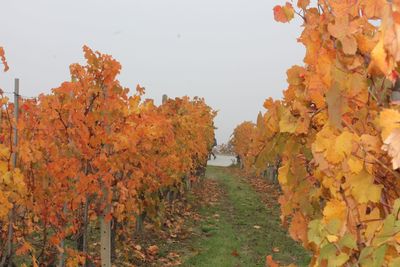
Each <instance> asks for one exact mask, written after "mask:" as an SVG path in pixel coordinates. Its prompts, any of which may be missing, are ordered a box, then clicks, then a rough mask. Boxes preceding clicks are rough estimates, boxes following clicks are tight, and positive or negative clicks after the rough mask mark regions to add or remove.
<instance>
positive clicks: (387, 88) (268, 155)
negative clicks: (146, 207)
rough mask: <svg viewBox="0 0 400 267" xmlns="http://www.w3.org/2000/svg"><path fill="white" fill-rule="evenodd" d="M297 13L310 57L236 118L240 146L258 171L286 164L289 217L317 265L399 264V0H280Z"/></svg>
mask: <svg viewBox="0 0 400 267" xmlns="http://www.w3.org/2000/svg"><path fill="white" fill-rule="evenodd" d="M294 5H295V6H294ZM295 14H297V15H298V16H299V18H300V19H302V20H303V26H302V27H303V28H304V29H303V32H302V33H301V35H300V37H299V38H298V42H300V43H302V44H303V45H304V46H305V49H306V55H305V57H304V65H303V66H293V67H292V68H290V69H289V70H288V71H287V82H288V84H289V86H288V88H287V89H286V90H285V91H284V97H283V99H282V100H272V99H267V100H266V101H265V103H264V107H265V108H266V109H267V111H266V112H265V113H263V114H259V116H258V119H257V122H256V123H252V122H244V123H242V124H241V125H239V126H237V128H236V129H235V131H234V134H233V139H232V143H233V145H234V147H235V151H236V153H237V154H238V155H239V156H240V158H241V160H242V164H243V166H244V168H245V170H246V171H248V172H250V173H262V172H263V171H265V169H266V167H267V165H269V164H275V165H276V164H279V175H278V180H279V183H280V186H281V188H282V195H281V197H280V198H279V202H280V205H281V219H282V222H283V224H284V225H286V226H288V228H289V232H290V235H291V236H292V238H293V239H295V240H297V241H299V242H301V243H302V244H303V246H304V247H305V248H307V249H308V250H309V251H311V253H312V255H313V258H312V261H311V263H310V266H393V267H394V266H400V256H399V255H400V172H399V170H398V169H399V167H400V142H399V140H400V139H399V138H400V112H399V111H400V107H399V106H398V104H399V103H400V102H399V100H400V97H399V96H400V80H399V71H400V68H399V65H398V62H399V60H400V1H398V0H393V1H386V0H373V1H371V0H359V1H357V0H346V1H338V0H324V1H313V3H310V1H309V0H299V1H295V3H293V2H292V3H290V2H287V3H286V4H285V5H283V6H276V7H275V8H274V15H275V19H276V20H277V21H279V22H284V23H285V22H289V21H290V20H292V19H293V18H294V16H295ZM267 261H268V262H269V264H270V265H271V266H276V265H277V263H275V262H274V261H273V260H272V259H271V257H268V258H267Z"/></svg>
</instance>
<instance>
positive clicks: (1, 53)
mask: <svg viewBox="0 0 400 267" xmlns="http://www.w3.org/2000/svg"><path fill="white" fill-rule="evenodd" d="M0 60H1V62H2V63H3V66H4V71H5V72H6V71H8V70H9V67H8V64H7V60H6V56H5V52H4V48H3V47H1V46H0Z"/></svg>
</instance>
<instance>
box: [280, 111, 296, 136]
mask: <svg viewBox="0 0 400 267" xmlns="http://www.w3.org/2000/svg"><path fill="white" fill-rule="evenodd" d="M279 128H280V130H281V132H282V133H294V132H296V128H297V120H296V118H295V117H294V116H293V115H292V114H291V113H290V110H288V109H285V110H284V111H283V114H282V118H281V120H280V121H279Z"/></svg>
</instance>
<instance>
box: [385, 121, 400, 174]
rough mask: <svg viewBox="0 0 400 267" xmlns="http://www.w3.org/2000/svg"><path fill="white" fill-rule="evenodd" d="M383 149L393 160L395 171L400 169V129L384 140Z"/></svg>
mask: <svg viewBox="0 0 400 267" xmlns="http://www.w3.org/2000/svg"><path fill="white" fill-rule="evenodd" d="M383 143H384V145H383V146H382V149H383V150H384V151H386V152H388V154H389V156H390V157H391V158H392V165H393V169H394V170H397V169H398V168H400V128H396V129H394V130H393V131H392V133H391V134H390V135H389V136H388V137H387V138H386V139H385V140H384V142H383Z"/></svg>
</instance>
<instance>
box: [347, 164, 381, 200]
mask: <svg viewBox="0 0 400 267" xmlns="http://www.w3.org/2000/svg"><path fill="white" fill-rule="evenodd" d="M346 183H347V185H348V186H349V187H350V191H351V195H352V196H353V197H354V198H355V200H357V201H358V203H368V202H369V201H371V202H375V203H377V202H379V201H380V199H381V191H382V187H383V186H382V185H376V184H374V177H373V176H372V175H371V174H369V173H368V172H367V171H366V170H363V171H361V172H360V173H359V174H350V175H347V176H346Z"/></svg>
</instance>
